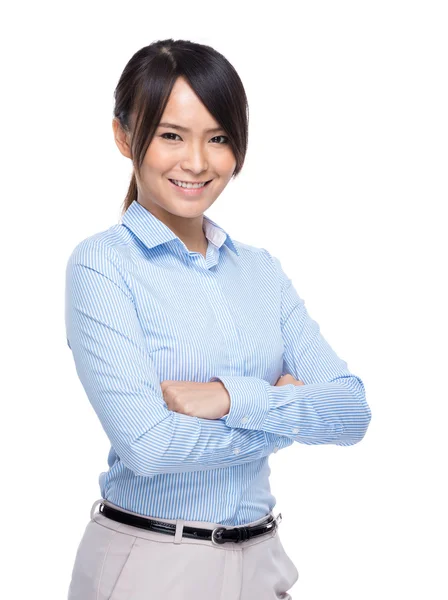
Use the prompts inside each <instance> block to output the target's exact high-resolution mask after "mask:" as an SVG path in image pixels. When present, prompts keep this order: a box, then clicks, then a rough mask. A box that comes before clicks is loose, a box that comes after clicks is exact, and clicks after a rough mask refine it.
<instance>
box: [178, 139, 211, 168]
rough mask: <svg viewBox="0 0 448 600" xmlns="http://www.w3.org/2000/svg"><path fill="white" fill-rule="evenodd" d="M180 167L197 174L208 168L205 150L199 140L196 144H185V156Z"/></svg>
mask: <svg viewBox="0 0 448 600" xmlns="http://www.w3.org/2000/svg"><path fill="white" fill-rule="evenodd" d="M181 167H182V169H184V170H185V171H191V172H192V173H195V174H198V173H202V171H207V169H208V158H207V150H206V148H204V146H203V144H202V143H201V142H198V143H197V144H195V143H192V144H186V146H185V156H184V157H183V160H182V161H181Z"/></svg>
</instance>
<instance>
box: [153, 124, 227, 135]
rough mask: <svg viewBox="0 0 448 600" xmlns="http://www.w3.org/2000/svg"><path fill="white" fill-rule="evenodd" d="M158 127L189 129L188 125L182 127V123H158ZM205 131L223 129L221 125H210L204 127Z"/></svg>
mask: <svg viewBox="0 0 448 600" xmlns="http://www.w3.org/2000/svg"><path fill="white" fill-rule="evenodd" d="M159 127H170V128H171V129H179V130H180V131H190V129H188V127H182V125H176V124H175V123H159ZM204 131H205V132H206V133H209V132H210V133H211V132H212V131H224V129H223V128H222V127H212V128H211V129H205V130H204Z"/></svg>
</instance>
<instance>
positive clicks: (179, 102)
mask: <svg viewBox="0 0 448 600" xmlns="http://www.w3.org/2000/svg"><path fill="white" fill-rule="evenodd" d="M160 121H161V122H170V123H176V124H178V125H182V126H184V127H187V128H189V129H190V128H191V129H196V128H200V129H206V128H217V127H219V123H218V122H217V121H216V119H215V118H214V117H213V116H212V115H211V114H210V112H209V111H208V109H207V108H206V106H205V105H204V104H203V102H202V101H201V99H200V98H199V97H198V96H197V94H196V92H195V91H194V90H193V89H192V87H191V86H190V85H189V83H188V82H187V81H186V80H185V79H184V78H183V77H178V78H177V80H176V82H175V84H174V86H173V89H172V90H171V94H170V97H169V99H168V103H167V105H166V107H165V110H164V112H163V115H162V118H161V119H160Z"/></svg>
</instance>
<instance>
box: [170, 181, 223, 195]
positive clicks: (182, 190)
mask: <svg viewBox="0 0 448 600" xmlns="http://www.w3.org/2000/svg"><path fill="white" fill-rule="evenodd" d="M168 181H169V182H170V184H171V185H172V186H173V188H176V190H177V191H178V192H180V193H181V194H182V195H183V196H192V197H193V198H195V197H196V196H200V195H201V194H202V193H203V192H204V190H206V189H207V188H208V186H209V185H210V183H211V182H212V181H213V180H210V182H209V183H207V184H206V185H203V186H202V187H200V188H190V189H188V188H183V187H180V186H178V185H176V184H175V183H173V182H172V181H171V179H168Z"/></svg>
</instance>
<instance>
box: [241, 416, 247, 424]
mask: <svg viewBox="0 0 448 600" xmlns="http://www.w3.org/2000/svg"><path fill="white" fill-rule="evenodd" d="M248 420H249V419H248V418H247V417H243V418H242V419H241V423H247V421H248Z"/></svg>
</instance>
